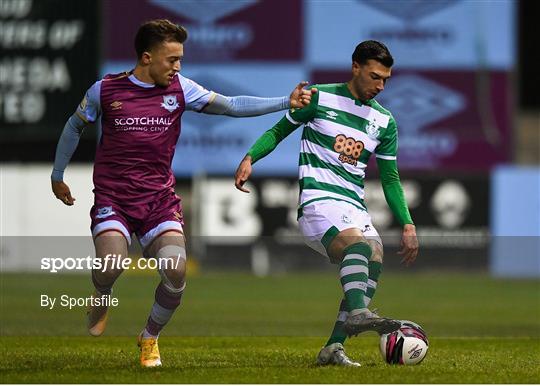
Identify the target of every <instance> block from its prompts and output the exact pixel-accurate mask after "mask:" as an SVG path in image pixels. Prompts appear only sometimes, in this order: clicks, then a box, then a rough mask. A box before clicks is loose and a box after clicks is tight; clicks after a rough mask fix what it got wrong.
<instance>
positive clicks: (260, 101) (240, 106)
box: [202, 82, 317, 117]
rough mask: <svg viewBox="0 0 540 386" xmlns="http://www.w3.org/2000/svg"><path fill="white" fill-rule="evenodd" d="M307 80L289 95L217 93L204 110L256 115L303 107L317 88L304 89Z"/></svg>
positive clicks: (242, 115) (221, 113)
mask: <svg viewBox="0 0 540 386" xmlns="http://www.w3.org/2000/svg"><path fill="white" fill-rule="evenodd" d="M307 84H308V83H307V82H301V83H299V84H298V85H297V86H296V87H295V88H294V90H293V91H292V92H291V95H289V97H286V96H284V97H278V98H259V97H254V96H235V97H228V96H224V95H221V94H215V95H214V98H213V99H212V100H211V101H210V102H209V103H208V105H207V106H206V107H204V109H203V110H202V112H203V113H205V114H217V115H228V116H231V117H254V116H258V115H264V114H269V113H274V112H276V111H280V110H286V109H288V108H302V107H305V106H307V105H309V103H310V102H311V95H312V94H314V93H316V92H317V89H315V88H311V89H310V90H306V89H304V87H305V86H306V85H307Z"/></svg>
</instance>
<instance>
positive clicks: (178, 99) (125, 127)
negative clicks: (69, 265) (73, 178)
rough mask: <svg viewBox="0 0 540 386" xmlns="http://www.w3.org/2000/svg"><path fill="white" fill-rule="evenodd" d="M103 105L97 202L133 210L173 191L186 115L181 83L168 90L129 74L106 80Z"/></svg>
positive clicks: (96, 184)
mask: <svg viewBox="0 0 540 386" xmlns="http://www.w3.org/2000/svg"><path fill="white" fill-rule="evenodd" d="M132 78H133V77H132ZM100 105H101V130H102V134H101V139H100V141H99V144H98V147H97V151H96V159H95V165H94V187H95V188H94V193H95V195H96V198H97V197H100V198H101V199H105V200H106V201H109V200H110V201H111V202H117V203H120V204H127V205H130V206H131V205H141V204H147V203H149V202H150V201H155V200H159V198H160V197H162V196H165V195H167V194H170V193H171V192H173V191H174V185H175V179H174V175H173V173H172V170H171V161H172V158H173V156H174V150H175V147H176V142H177V141H178V137H179V135H180V117H181V116H182V113H183V112H184V110H185V99H184V92H183V90H182V87H181V85H180V81H179V78H178V77H177V76H175V77H174V78H173V81H172V83H171V84H170V85H169V86H168V87H166V88H164V87H158V86H153V87H144V86H142V85H140V84H135V83H134V82H133V81H132V80H131V79H130V78H129V73H121V74H115V75H107V76H106V77H105V78H104V79H103V81H102V82H101V93H100Z"/></svg>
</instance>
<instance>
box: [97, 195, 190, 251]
mask: <svg viewBox="0 0 540 386" xmlns="http://www.w3.org/2000/svg"><path fill="white" fill-rule="evenodd" d="M118 202H119V200H117V199H115V200H114V201H113V200H111V199H110V197H105V196H100V195H99V194H98V193H96V195H95V199H94V206H92V209H91V210H90V218H91V219H92V224H91V225H90V229H91V230H92V236H93V237H94V238H96V237H97V236H98V235H99V234H101V233H103V232H105V231H109V230H117V231H119V232H121V233H122V234H123V235H124V236H125V238H126V240H127V241H128V244H131V234H132V233H135V235H137V238H138V239H139V241H140V243H141V245H142V247H143V248H146V247H147V246H148V245H149V244H150V243H151V242H152V241H153V240H154V239H155V238H156V237H158V236H160V235H161V234H163V233H164V232H167V231H171V230H176V231H179V232H182V233H183V225H184V221H183V213H182V205H181V203H180V197H178V196H177V195H176V194H175V193H174V192H170V193H167V194H166V195H164V196H161V197H160V198H159V200H155V201H151V202H148V203H144V204H139V205H127V204H126V203H122V204H121V205H120V204H118Z"/></svg>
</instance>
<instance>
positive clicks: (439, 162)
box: [311, 70, 513, 172]
mask: <svg viewBox="0 0 540 386" xmlns="http://www.w3.org/2000/svg"><path fill="white" fill-rule="evenodd" d="M350 77H351V75H350V72H348V71H327V70H324V71H314V72H313V73H312V77H311V80H312V82H313V83H336V82H343V81H347V80H349V79H350ZM509 85H510V79H509V73H507V72H503V71H489V72H487V71H485V72H484V71H438V70H437V71H395V72H394V73H393V74H392V78H391V79H390V80H389V81H388V83H387V85H386V89H385V90H384V91H383V92H382V93H381V94H380V95H379V96H378V97H377V98H376V99H377V101H379V103H381V105H383V106H384V107H385V108H387V109H389V110H390V111H391V112H392V114H393V115H394V117H395V119H396V122H397V125H398V129H399V154H398V163H399V166H400V169H402V170H407V169H408V170H438V169H439V168H442V169H445V170H454V171H460V170H461V171H463V170H467V171H470V172H481V171H487V170H489V169H490V168H491V167H493V166H494V165H496V164H499V163H503V162H507V161H509V160H510V157H511V149H512V140H511V124H512V122H511V116H512V115H511V114H512V100H513V95H512V89H511V88H510V86H509Z"/></svg>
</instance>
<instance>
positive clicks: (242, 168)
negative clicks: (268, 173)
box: [234, 117, 300, 193]
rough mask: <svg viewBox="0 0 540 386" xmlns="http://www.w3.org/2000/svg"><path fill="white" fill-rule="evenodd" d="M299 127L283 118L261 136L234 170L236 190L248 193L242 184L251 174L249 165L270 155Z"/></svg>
mask: <svg viewBox="0 0 540 386" xmlns="http://www.w3.org/2000/svg"><path fill="white" fill-rule="evenodd" d="M299 126H300V125H299V124H293V123H291V122H290V121H289V119H287V117H283V118H282V119H281V120H280V121H279V122H278V123H276V125H275V126H274V127H272V128H271V129H270V130H268V131H266V132H265V133H264V134H263V135H261V136H260V137H259V139H257V141H255V143H254V144H253V146H251V149H249V151H248V152H247V154H246V156H245V157H244V159H243V160H242V161H241V162H240V165H239V166H238V169H236V174H235V178H234V179H235V181H234V185H235V186H236V189H238V190H241V191H242V192H245V193H249V190H248V189H246V188H244V184H245V183H246V181H247V180H248V178H249V176H250V175H251V173H252V167H251V165H252V164H254V163H255V162H257V161H258V160H260V159H261V158H264V157H266V156H267V155H268V154H270V153H271V152H272V151H273V150H274V149H275V148H276V147H277V145H278V144H279V143H280V142H281V141H283V139H285V138H286V137H287V136H288V135H289V134H291V133H292V132H293V131H294V130H296V129H297V128H298V127H299Z"/></svg>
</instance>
